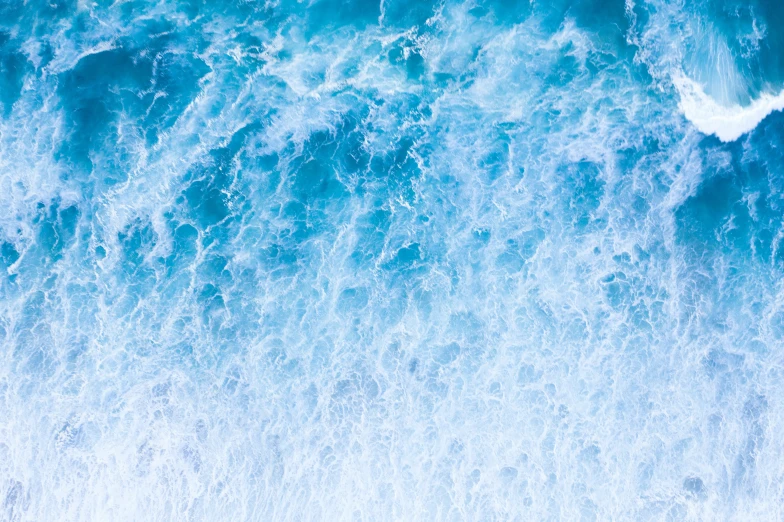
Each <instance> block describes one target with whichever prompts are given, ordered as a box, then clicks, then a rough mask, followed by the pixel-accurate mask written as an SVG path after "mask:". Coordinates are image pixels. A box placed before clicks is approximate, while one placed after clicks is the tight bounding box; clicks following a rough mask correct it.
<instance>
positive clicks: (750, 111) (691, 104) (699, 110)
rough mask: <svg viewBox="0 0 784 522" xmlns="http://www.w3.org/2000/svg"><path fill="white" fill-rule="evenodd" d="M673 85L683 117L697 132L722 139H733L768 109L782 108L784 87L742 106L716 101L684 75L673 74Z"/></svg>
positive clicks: (762, 117) (771, 110) (750, 126)
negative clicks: (778, 91)
mask: <svg viewBox="0 0 784 522" xmlns="http://www.w3.org/2000/svg"><path fill="white" fill-rule="evenodd" d="M673 84H674V85H675V88H676V89H677V90H678V94H679V95H680V102H679V103H678V107H679V108H680V110H681V112H682V113H683V115H684V116H685V117H686V119H687V120H689V121H690V122H692V123H693V124H694V126H695V127H697V129H698V130H699V131H700V132H702V133H704V134H713V135H715V136H716V137H718V138H719V139H720V140H721V141H724V142H730V141H735V140H737V139H738V138H740V137H741V136H743V135H744V134H746V133H748V132H751V131H752V130H754V129H755V128H756V127H757V125H759V124H760V123H761V122H762V120H764V119H765V118H767V117H768V115H770V114H771V113H772V112H774V111H780V110H784V90H782V91H781V92H780V93H779V94H777V95H773V94H769V93H763V94H762V95H761V96H760V97H759V98H757V99H755V100H753V101H752V102H751V104H749V105H746V106H742V105H739V104H733V105H730V106H727V105H722V104H720V103H718V102H717V101H716V100H715V99H713V98H712V97H711V96H709V95H708V94H706V93H705V90H704V89H703V87H702V86H701V85H700V84H699V83H697V82H695V81H694V80H692V79H691V78H688V77H687V76H685V75H682V74H679V75H676V76H675V77H674V78H673Z"/></svg>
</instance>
